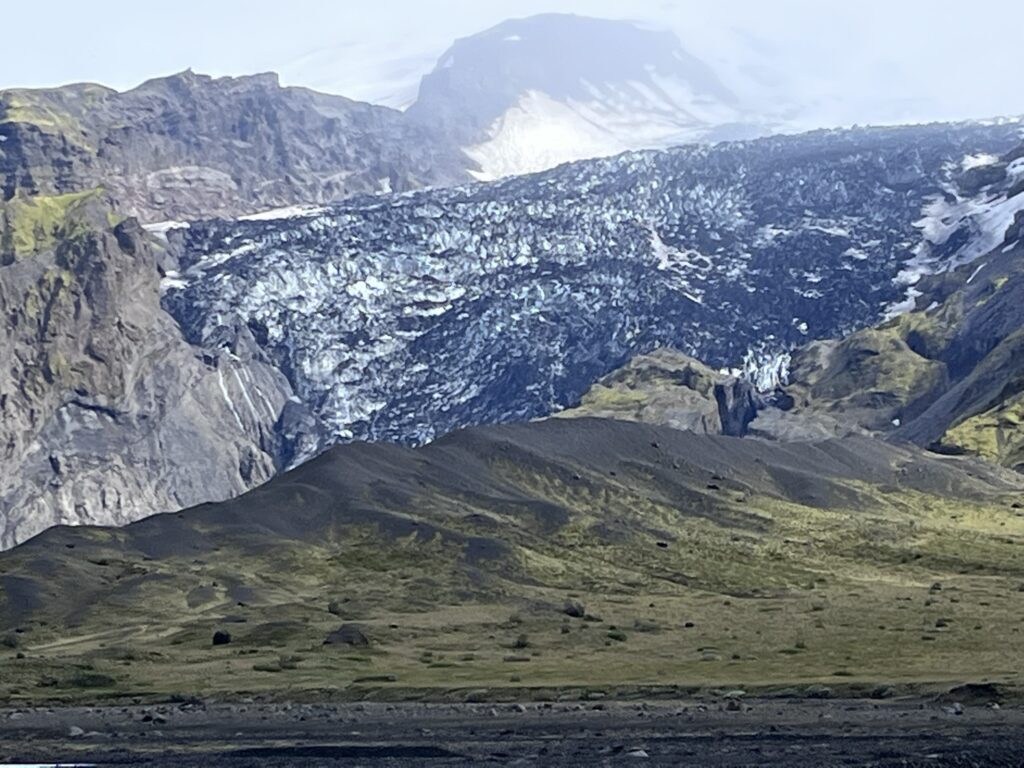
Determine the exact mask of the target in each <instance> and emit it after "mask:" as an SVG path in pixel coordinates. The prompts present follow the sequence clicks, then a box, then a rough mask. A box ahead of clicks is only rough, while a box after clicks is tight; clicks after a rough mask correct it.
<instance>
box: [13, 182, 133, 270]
mask: <svg viewBox="0 0 1024 768" xmlns="http://www.w3.org/2000/svg"><path fill="white" fill-rule="evenodd" d="M102 200H103V190H102V189H91V190H87V191H85V192H73V193H70V194H66V195H51V196H47V195H38V196H27V195H19V196H17V197H15V198H14V199H12V200H10V201H8V202H6V203H3V204H0V252H3V253H7V254H12V253H13V255H14V256H15V257H23V256H27V255H31V254H33V253H39V252H42V251H47V250H51V249H53V248H54V247H55V246H56V245H57V243H58V242H60V241H62V240H74V239H76V238H78V237H80V236H82V235H83V234H86V233H88V232H91V231H93V230H94V229H95V223H94V216H93V215H92V209H93V208H94V207H95V205H96V204H97V203H100V204H102ZM106 215H107V217H108V220H110V219H111V217H113V218H114V219H116V218H117V217H116V216H114V214H113V213H107V214H106Z"/></svg>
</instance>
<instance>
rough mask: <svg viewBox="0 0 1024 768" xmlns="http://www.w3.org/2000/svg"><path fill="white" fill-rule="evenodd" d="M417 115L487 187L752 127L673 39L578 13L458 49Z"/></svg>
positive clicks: (509, 24) (444, 60) (523, 23)
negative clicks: (455, 147) (467, 160)
mask: <svg viewBox="0 0 1024 768" xmlns="http://www.w3.org/2000/svg"><path fill="white" fill-rule="evenodd" d="M409 114H410V115H411V116H414V117H415V118H417V119H419V120H421V121H423V122H426V123H428V124H431V125H434V126H438V127H441V128H443V129H444V130H445V131H446V132H447V133H448V135H451V136H454V137H455V138H456V140H457V141H458V142H459V143H460V144H461V146H463V147H464V148H465V151H466V152H467V154H469V156H470V157H471V158H473V160H475V161H476V162H477V164H478V165H479V171H478V173H477V175H478V176H479V177H480V178H482V179H491V178H497V177H502V176H509V175H514V174H519V173H526V172H532V171H538V170H544V169H546V168H550V167H553V166H555V165H558V164H560V163H563V162H567V161H570V160H578V159H582V158H586V157H599V156H607V155H613V154H617V153H619V152H623V151H625V150H629V149H642V148H652V147H664V146H668V145H672V144H678V143H683V142H686V141H694V140H702V139H708V138H713V137H715V136H716V135H718V134H719V133H720V131H721V128H722V126H733V125H736V124H738V123H742V122H743V119H744V116H743V114H742V112H741V110H740V108H739V107H738V101H737V99H736V97H735V96H734V95H733V94H732V93H731V92H730V91H729V90H728V89H727V88H726V87H725V86H724V85H723V84H722V83H721V82H720V81H719V79H718V77H717V76H716V74H715V73H714V71H713V70H712V69H710V68H709V67H708V66H707V65H705V64H704V63H703V62H702V61H700V60H699V59H697V58H695V57H693V56H691V55H690V54H689V53H687V52H686V51H685V50H684V49H683V48H682V46H681V44H680V43H679V40H678V39H677V38H676V36H675V35H674V34H672V33H671V32H667V31H660V30H652V29H647V28H644V27H641V26H639V25H637V24H634V23H632V22H628V21H611V20H606V19H592V18H586V17H581V16H573V15H568V14H544V15H541V16H533V17H530V18H526V19H514V20H510V21H506V22H503V23H502V24H499V25H498V26H496V27H493V28H491V29H489V30H487V31H485V32H482V33H480V34H478V35H474V36H471V37H467V38H463V39H461V40H458V41H456V43H455V44H454V45H453V46H452V47H451V48H450V49H449V50H448V51H447V52H446V53H445V54H444V55H443V56H442V57H441V59H440V60H439V62H438V65H437V67H436V68H435V69H434V71H433V72H432V73H430V74H429V75H427V76H426V77H424V79H423V82H422V84H421V86H420V92H419V98H418V99H417V101H416V103H415V104H413V105H412V107H410V109H409Z"/></svg>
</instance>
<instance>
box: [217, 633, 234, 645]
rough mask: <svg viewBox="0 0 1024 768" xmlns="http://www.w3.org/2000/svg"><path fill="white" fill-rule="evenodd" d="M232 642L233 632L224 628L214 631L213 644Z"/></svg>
mask: <svg viewBox="0 0 1024 768" xmlns="http://www.w3.org/2000/svg"><path fill="white" fill-rule="evenodd" d="M230 642H231V633H230V632H226V631H224V630H223V629H218V630H217V631H216V632H214V633H213V644H214V645H227V644H228V643H230Z"/></svg>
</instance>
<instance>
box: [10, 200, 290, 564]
mask: <svg viewBox="0 0 1024 768" xmlns="http://www.w3.org/2000/svg"><path fill="white" fill-rule="evenodd" d="M160 258H161V255H160V254H159V252H158V250H157V247H156V245H155V244H154V243H153V242H151V240H150V238H149V236H148V235H147V234H146V233H145V232H144V231H143V230H142V229H141V228H140V227H139V225H138V224H137V223H136V222H135V221H134V220H131V219H129V220H125V221H121V222H120V223H118V217H117V216H115V214H114V213H113V210H112V208H111V207H110V204H109V200H107V199H106V198H105V196H104V195H103V193H102V192H100V191H94V192H85V193H80V194H70V195H64V196H59V197H45V196H42V197H40V196H37V197H31V198H28V197H21V196H19V197H16V198H15V199H14V200H12V201H9V202H8V203H5V204H2V205H0V315H2V316H3V318H4V323H3V324H2V326H0V360H2V361H3V365H2V367H0V462H2V466H3V471H2V472H0V511H2V514H0V547H10V546H12V545H13V544H15V543H17V542H19V541H23V540H25V539H26V538H28V537H30V536H32V535H33V534H35V533H37V532H39V531H41V530H43V529H44V528H47V527H49V526H51V525H54V524H58V523H89V522H98V521H102V522H107V523H115V524H120V523H126V522H129V521H130V520H133V519H137V518H139V517H141V516H144V515H148V514H152V513H154V512H159V511H167V510H174V509H179V508H181V507H183V506H187V505H190V504H195V503H198V502H201V501H207V500H211V499H218V498H227V497H229V496H233V495H236V494H237V493H240V492H241V491H243V490H245V489H247V488H249V487H251V486H252V485H254V484H256V483H259V482H261V481H263V480H266V479H267V478H269V477H270V476H271V475H272V474H274V472H275V471H276V470H277V468H278V466H277V462H276V459H275V456H276V455H277V453H278V452H279V438H278V435H279V434H280V428H281V424H280V421H281V416H282V413H283V412H284V411H285V404H286V402H287V400H288V397H290V395H291V390H290V388H289V386H288V383H287V381H286V380H285V378H284V377H283V376H282V375H281V374H280V373H279V372H277V371H276V370H275V369H274V368H273V367H271V366H269V365H267V364H266V363H265V361H264V359H263V358H262V356H261V354H260V353H259V351H258V350H257V349H256V348H255V345H252V344H249V345H248V346H247V345H246V344H245V341H244V337H241V336H239V337H236V339H235V341H234V343H233V345H232V346H231V347H230V348H228V347H221V348H212V349H205V350H200V349H197V348H195V347H193V346H191V345H190V344H188V343H187V342H186V341H185V340H184V338H183V337H182V335H181V332H180V330H179V329H178V326H177V324H176V323H175V322H174V320H173V318H171V317H170V316H169V315H168V314H167V313H166V312H164V311H163V310H162V309H161V308H160V293H159V291H160V286H159V282H160V275H159V260H160ZM243 392H245V393H247V392H252V393H255V394H254V395H253V398H252V399H247V398H246V397H245V396H243V394H242V393H243Z"/></svg>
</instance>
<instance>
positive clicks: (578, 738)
mask: <svg viewBox="0 0 1024 768" xmlns="http://www.w3.org/2000/svg"><path fill="white" fill-rule="evenodd" d="M960 693H962V694H965V696H966V697H965V699H964V701H965V703H963V704H960V703H959V702H954V700H953V698H954V697H953V696H951V695H950V694H948V693H947V694H945V695H939V696H929V697H926V698H924V697H917V696H914V697H905V698H894V699H885V700H871V699H843V698H826V699H808V698H796V699H792V698H776V697H772V698H747V697H741V698H733V699H728V698H724V697H722V696H721V695H719V696H714V695H711V694H708V695H707V696H704V697H696V698H690V699H687V700H673V701H603V702H597V701H587V702H568V701H563V702H548V703H528V704H509V703H503V704H485V703H479V704H467V703H457V704H456V703H452V704H441V703H435V704H424V703H404V704H383V703H378V704H352V703H348V704H339V705H335V704H323V703H321V704H271V703H260V702H251V701H250V702H249V703H245V704H227V703H219V704H218V703H201V702H191V703H187V704H180V705H166V706H142V705H135V706H129V707H114V706H104V707H97V708H58V709H22V710H6V711H3V710H0V762H2V761H5V760H6V761H15V762H34V761H40V760H42V761H46V760H49V761H53V760H58V759H59V760H64V761H80V762H85V763H87V762H92V763H95V764H98V765H175V766H229V767H240V766H257V765H258V766H335V765H354V764H358V765H371V766H420V765H427V766H451V765H484V764H494V765H508V764H524V765H526V764H528V765H534V764H543V765H559V766H597V765H621V764H624V763H625V764H634V763H635V764H637V765H673V766H678V765H694V766H709V767H713V768H725V766H753V765H756V766H774V765H778V766H787V768H804V767H807V768H809V767H810V766H815V768H817V767H818V766H850V765H857V766H876V767H882V766H903V767H906V766H930V767H933V768H943V767H945V766H982V765H983V766H1011V765H1012V766H1019V765H1020V755H1021V754H1022V753H1024V708H1022V707H1020V706H1016V705H1004V706H1002V707H1000V706H999V705H997V704H994V703H993V701H992V700H991V699H989V700H986V698H987V697H986V696H985V695H984V693H985V691H984V688H983V687H979V690H975V691H974V692H973V694H972V693H971V691H963V690H961V691H960ZM979 694H980V695H979ZM70 734H75V735H74V736H71V735H70Z"/></svg>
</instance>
